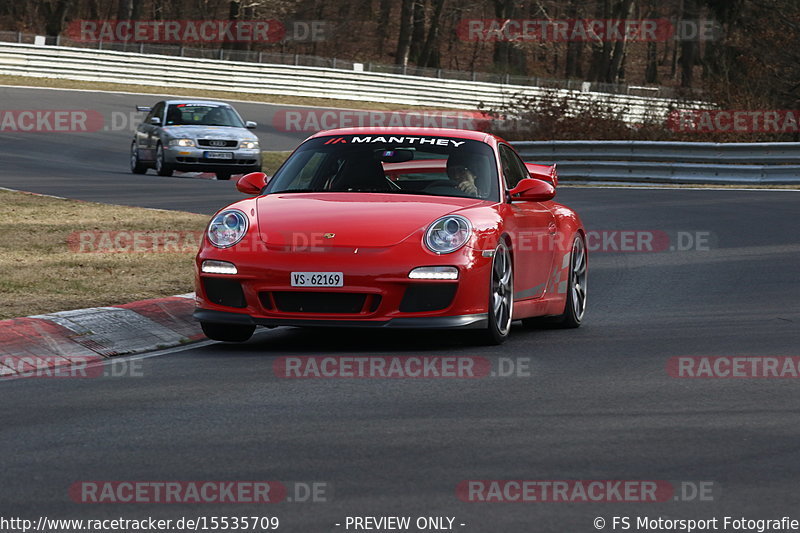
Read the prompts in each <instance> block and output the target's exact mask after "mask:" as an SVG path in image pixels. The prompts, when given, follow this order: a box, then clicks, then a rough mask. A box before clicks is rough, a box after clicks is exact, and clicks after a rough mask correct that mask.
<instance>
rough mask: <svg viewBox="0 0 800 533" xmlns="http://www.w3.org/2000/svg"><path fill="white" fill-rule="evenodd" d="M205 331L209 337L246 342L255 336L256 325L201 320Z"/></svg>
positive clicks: (224, 340)
mask: <svg viewBox="0 0 800 533" xmlns="http://www.w3.org/2000/svg"><path fill="white" fill-rule="evenodd" d="M200 327H202V328H203V333H204V334H205V336H206V337H208V338H209V339H212V340H215V341H222V342H244V341H246V340H248V339H249V338H250V337H252V336H253V332H254V331H255V330H256V327H255V326H245V325H241V324H219V323H216V322H200Z"/></svg>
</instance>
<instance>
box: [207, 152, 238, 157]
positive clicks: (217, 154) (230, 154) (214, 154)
mask: <svg viewBox="0 0 800 533" xmlns="http://www.w3.org/2000/svg"><path fill="white" fill-rule="evenodd" d="M206 159H233V152H206Z"/></svg>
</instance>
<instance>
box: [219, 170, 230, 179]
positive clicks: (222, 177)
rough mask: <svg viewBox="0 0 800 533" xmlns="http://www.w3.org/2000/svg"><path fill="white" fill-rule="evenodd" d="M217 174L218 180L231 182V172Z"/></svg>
mask: <svg viewBox="0 0 800 533" xmlns="http://www.w3.org/2000/svg"><path fill="white" fill-rule="evenodd" d="M215 174H216V175H217V179H218V180H229V179H231V173H230V172H215Z"/></svg>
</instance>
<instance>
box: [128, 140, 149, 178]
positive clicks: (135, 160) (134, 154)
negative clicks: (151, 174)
mask: <svg viewBox="0 0 800 533" xmlns="http://www.w3.org/2000/svg"><path fill="white" fill-rule="evenodd" d="M131 172H133V173H134V174H144V173H145V172H147V167H146V166H145V165H143V164H142V163H140V162H139V150H138V149H137V148H136V142H135V141H134V142H132V143H131Z"/></svg>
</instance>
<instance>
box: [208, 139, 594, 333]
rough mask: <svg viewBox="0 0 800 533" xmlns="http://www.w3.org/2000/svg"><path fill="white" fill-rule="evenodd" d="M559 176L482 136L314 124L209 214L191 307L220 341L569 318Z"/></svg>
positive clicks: (568, 233) (572, 262) (582, 253)
mask: <svg viewBox="0 0 800 533" xmlns="http://www.w3.org/2000/svg"><path fill="white" fill-rule="evenodd" d="M557 184H558V179H557V177H556V171H555V166H553V167H547V166H541V165H533V164H530V163H528V164H526V163H524V162H523V161H522V160H521V159H520V157H519V155H517V153H516V152H515V151H514V149H513V148H512V147H511V146H510V145H509V144H508V143H506V142H505V141H503V140H502V139H500V138H498V137H495V136H493V135H490V134H486V133H482V132H474V131H466V130H446V129H410V128H350V129H338V130H331V131H323V132H320V133H317V134H316V135H313V136H312V137H310V138H309V139H307V140H306V141H305V142H303V144H301V145H300V146H299V147H298V148H297V150H295V151H294V153H292V155H291V156H290V157H289V158H288V159H287V160H286V162H285V163H284V164H283V165H282V166H281V167H280V169H278V171H277V172H276V173H275V175H274V176H273V177H272V178H268V177H267V176H266V175H265V174H263V173H260V172H257V173H252V174H248V175H246V176H244V177H242V178H241V179H240V180H239V181H238V183H237V188H238V189H239V190H240V191H241V192H243V193H245V194H250V195H252V196H253V198H248V199H245V200H242V201H239V202H236V203H234V204H232V205H230V206H228V207H226V208H225V209H222V210H221V211H219V212H218V213H217V214H216V215H215V216H214V217H213V219H212V220H211V222H210V224H209V225H208V229H207V231H206V235H205V238H204V242H203V244H202V246H201V249H200V252H199V253H198V254H197V264H196V271H197V276H196V291H197V304H198V309H197V310H196V311H195V313H194V316H195V318H197V319H198V320H199V321H200V322H201V324H202V327H203V331H204V332H205V334H206V336H208V337H209V338H211V339H216V340H222V341H245V340H247V339H249V338H250V336H251V335H252V334H253V331H254V330H255V328H256V326H266V327H276V326H345V327H352V326H356V327H376V328H381V327H383V328H467V329H475V330H479V335H480V336H481V337H482V338H483V339H484V340H485V341H488V342H490V343H500V342H502V341H503V340H505V339H506V337H507V336H508V333H509V330H510V328H511V322H512V320H516V319H522V321H523V323H528V324H530V323H534V322H541V321H542V320H545V321H547V322H549V323H551V324H555V325H558V326H561V327H578V326H579V325H580V324H581V320H582V318H583V314H584V310H585V309H586V274H587V257H586V241H585V232H584V228H583V225H582V223H581V221H580V219H579V218H578V216H577V215H576V214H575V212H574V211H572V210H571V209H569V208H567V207H565V206H563V205H561V204H558V203H556V202H554V201H552V199H553V197H554V196H555V187H556V186H557Z"/></svg>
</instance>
